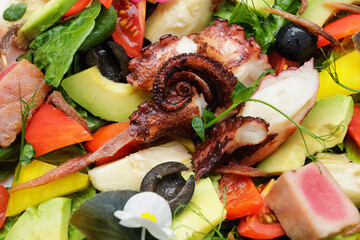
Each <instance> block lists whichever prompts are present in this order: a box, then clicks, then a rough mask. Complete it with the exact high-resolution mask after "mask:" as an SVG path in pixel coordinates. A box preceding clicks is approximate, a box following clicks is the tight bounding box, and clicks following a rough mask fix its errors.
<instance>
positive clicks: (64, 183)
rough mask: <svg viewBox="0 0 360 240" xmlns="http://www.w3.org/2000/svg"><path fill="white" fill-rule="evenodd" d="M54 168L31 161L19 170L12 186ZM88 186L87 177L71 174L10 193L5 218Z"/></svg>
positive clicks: (80, 174) (43, 163)
mask: <svg viewBox="0 0 360 240" xmlns="http://www.w3.org/2000/svg"><path fill="white" fill-rule="evenodd" d="M54 168H56V166H55V165H52V164H48V163H45V162H41V161H38V160H33V161H32V162H31V163H30V164H28V165H26V166H23V167H22V168H21V171H20V175H19V179H18V181H16V182H14V183H13V186H15V185H16V184H19V183H23V182H27V181H29V180H32V179H34V178H37V177H40V176H41V175H43V174H44V173H46V172H49V171H50V170H52V169H54ZM88 186H89V176H88V175H87V174H84V173H73V174H71V175H68V176H66V177H63V178H60V179H58V180H55V181H53V182H51V183H48V184H45V185H42V186H38V187H34V188H28V189H23V190H19V191H17V192H14V193H10V196H9V203H8V208H7V211H6V216H14V215H17V214H19V213H21V212H22V211H24V210H25V209H26V208H27V207H30V206H35V205H38V204H39V203H41V202H43V201H45V200H48V199H50V198H54V197H60V196H64V195H67V194H70V193H73V192H77V191H81V190H84V189H86V188H87V187H88Z"/></svg>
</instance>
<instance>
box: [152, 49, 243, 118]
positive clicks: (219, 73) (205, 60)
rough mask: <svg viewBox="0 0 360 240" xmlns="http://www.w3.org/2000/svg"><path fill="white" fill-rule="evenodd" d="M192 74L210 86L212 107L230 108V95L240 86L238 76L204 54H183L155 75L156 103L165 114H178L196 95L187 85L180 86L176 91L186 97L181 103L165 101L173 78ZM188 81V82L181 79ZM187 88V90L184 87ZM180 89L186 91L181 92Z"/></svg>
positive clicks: (174, 58)
mask: <svg viewBox="0 0 360 240" xmlns="http://www.w3.org/2000/svg"><path fill="white" fill-rule="evenodd" d="M184 71H185V72H192V73H194V74H196V75H197V76H199V77H200V78H201V79H202V80H204V81H205V82H206V83H207V85H208V86H209V89H210V92H211V96H212V102H210V104H209V108H210V109H211V110H214V107H220V108H227V107H229V106H230V105H231V103H232V100H231V93H232V91H233V90H234V87H235V85H236V83H237V79H236V77H235V76H234V75H233V74H232V72H230V71H228V70H227V68H225V67H224V66H223V65H222V64H221V63H220V62H218V61H216V60H215V59H212V58H209V57H206V56H204V55H201V54H194V53H191V54H186V53H184V54H180V55H178V56H175V57H173V58H171V59H169V60H168V61H166V62H165V63H164V64H163V66H162V67H161V69H160V70H159V72H158V73H157V74H156V76H155V79H154V83H153V93H154V102H155V103H156V104H157V105H158V106H159V107H160V108H161V109H162V110H163V111H178V110H180V109H182V108H184V107H185V106H186V105H187V104H188V103H189V102H190V101H191V99H192V97H193V96H194V93H193V92H192V91H191V88H190V87H189V86H188V85H184V83H181V84H177V86H178V87H177V91H180V92H182V94H179V95H182V96H184V98H183V99H181V100H180V101H179V102H176V103H174V102H171V103H170V102H169V101H166V99H165V96H166V89H167V85H168V82H170V81H171V78H172V77H173V76H174V75H175V74H177V73H180V72H184ZM181 80H183V81H187V79H186V78H185V79H181ZM185 86H186V87H185ZM179 87H181V88H182V89H183V90H180V89H179Z"/></svg>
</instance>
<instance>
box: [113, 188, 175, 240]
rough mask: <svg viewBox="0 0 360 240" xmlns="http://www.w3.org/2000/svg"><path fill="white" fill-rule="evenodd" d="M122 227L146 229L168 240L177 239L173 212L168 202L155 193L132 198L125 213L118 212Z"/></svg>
mask: <svg viewBox="0 0 360 240" xmlns="http://www.w3.org/2000/svg"><path fill="white" fill-rule="evenodd" d="M114 215H115V217H117V218H119V219H120V220H121V221H120V225H122V226H124V227H129V228H137V227H145V228H146V229H147V230H148V231H149V232H150V233H151V235H153V236H154V237H156V238H158V239H160V240H165V239H166V240H168V239H170V238H173V237H175V234H174V232H173V231H172V230H171V229H170V227H171V210H170V206H169V204H168V202H167V201H166V200H165V199H164V198H163V197H161V196H160V195H158V194H156V193H154V192H141V193H138V194H135V195H134V196H132V197H131V198H130V199H129V200H128V201H127V202H126V204H125V206H124V210H123V211H116V212H115V213H114Z"/></svg>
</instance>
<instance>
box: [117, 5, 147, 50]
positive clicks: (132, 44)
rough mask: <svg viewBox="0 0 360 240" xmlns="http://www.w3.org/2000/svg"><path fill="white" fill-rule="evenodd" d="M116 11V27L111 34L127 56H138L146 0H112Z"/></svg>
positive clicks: (142, 35) (142, 34)
mask: <svg viewBox="0 0 360 240" xmlns="http://www.w3.org/2000/svg"><path fill="white" fill-rule="evenodd" d="M112 5H113V6H114V8H115V10H116V11H117V20H116V28H115V31H114V33H113V35H112V37H113V39H114V41H115V42H117V43H119V44H120V45H121V46H122V47H123V48H124V49H125V51H126V53H127V55H128V56H129V57H138V56H140V50H141V49H142V45H143V41H144V31H145V11H146V0H140V1H139V2H136V3H134V2H132V1H130V0H114V1H113V3H112Z"/></svg>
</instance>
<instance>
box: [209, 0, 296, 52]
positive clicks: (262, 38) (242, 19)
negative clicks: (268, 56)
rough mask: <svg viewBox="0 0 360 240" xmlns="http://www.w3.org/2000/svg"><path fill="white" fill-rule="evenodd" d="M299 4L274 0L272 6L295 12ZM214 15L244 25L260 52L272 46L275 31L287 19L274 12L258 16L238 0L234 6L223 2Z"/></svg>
mask: <svg viewBox="0 0 360 240" xmlns="http://www.w3.org/2000/svg"><path fill="white" fill-rule="evenodd" d="M299 6H300V2H299V1H296V0H276V1H275V4H274V6H273V7H274V8H277V9H281V10H284V11H286V12H289V13H292V14H296V13H297V11H298V9H299ZM214 16H216V17H219V18H225V19H227V20H228V21H229V23H230V24H233V23H234V24H238V25H241V26H242V27H244V28H245V30H246V35H247V37H249V36H254V38H255V40H256V42H257V43H259V45H260V46H261V50H262V52H267V51H268V50H269V49H270V48H271V47H272V46H273V44H274V41H275V35H276V33H277V32H278V31H279V29H280V28H281V27H282V26H283V25H284V24H285V23H286V22H287V21H288V20H286V19H284V18H282V17H280V16H278V15H275V14H270V15H269V16H268V17H266V18H262V17H259V16H257V15H256V13H255V12H253V11H251V10H250V9H249V8H248V6H247V4H246V3H244V2H239V3H238V4H237V5H236V6H231V4H230V3H229V2H225V3H224V4H223V5H222V6H221V7H220V9H219V10H218V11H217V12H216V13H215V14H214Z"/></svg>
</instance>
